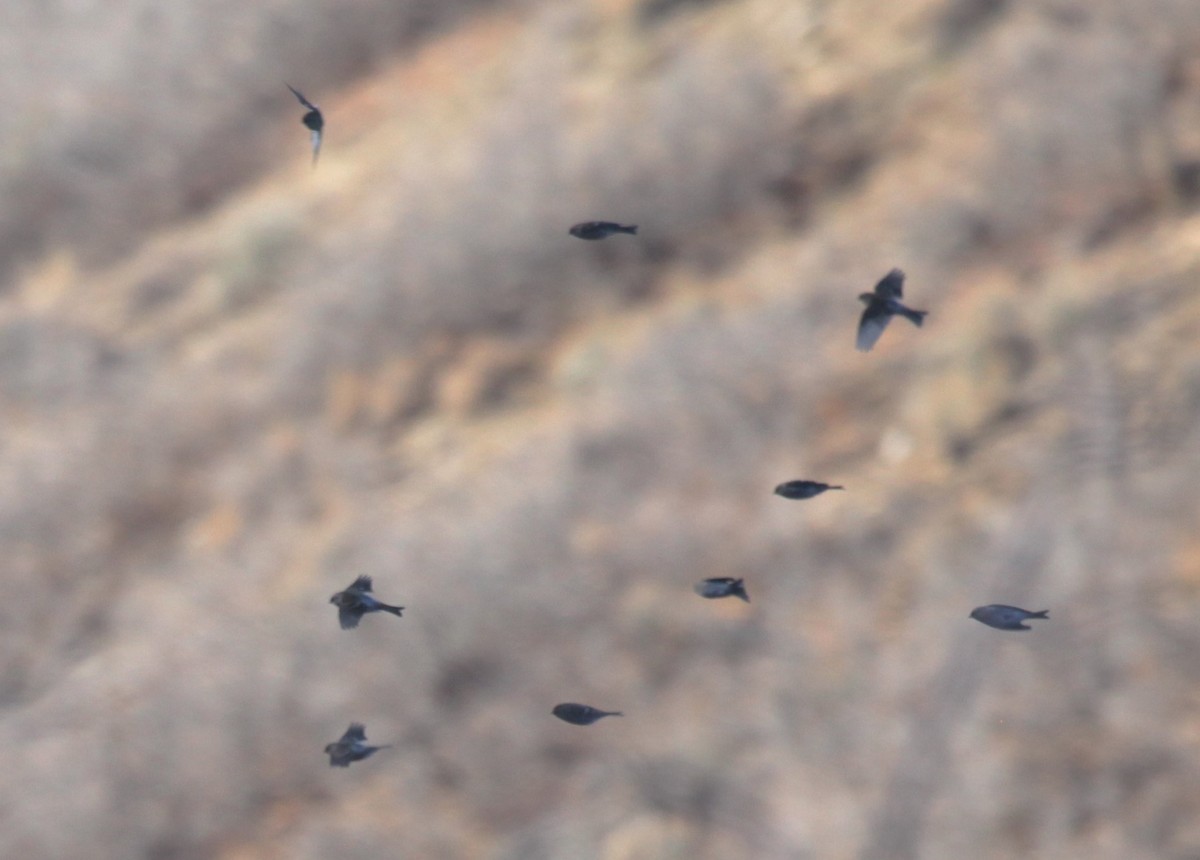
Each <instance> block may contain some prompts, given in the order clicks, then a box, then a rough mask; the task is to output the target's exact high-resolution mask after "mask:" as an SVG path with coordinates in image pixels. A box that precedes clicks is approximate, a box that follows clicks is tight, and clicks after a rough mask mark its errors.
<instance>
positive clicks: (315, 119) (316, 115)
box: [284, 83, 325, 167]
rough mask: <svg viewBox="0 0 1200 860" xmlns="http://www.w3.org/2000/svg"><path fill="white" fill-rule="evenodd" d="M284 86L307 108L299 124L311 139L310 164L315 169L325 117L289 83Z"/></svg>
mask: <svg viewBox="0 0 1200 860" xmlns="http://www.w3.org/2000/svg"><path fill="white" fill-rule="evenodd" d="M284 86H286V87H287V88H288V89H289V90H291V91H292V95H294V96H295V97H296V98H297V99H299V100H300V104H302V105H304V106H305V107H306V108H308V112H307V113H305V114H304V116H302V117H301V118H300V122H302V123H303V124H304V127H305V128H307V129H308V130H309V135H310V137H312V152H313V160H312V163H313V167H316V166H317V156H318V155H320V154H321V132H322V131H324V129H325V117H324V116H323V115H322V114H321V109H320V108H319V107H317V106H316V105H315V104H313V103H312V102H310V101H309V100H308V99H306V98H305V97H304V96H303V95H301V93H300V91H299V90H298V89H296V88H295V87H293V86H292V85H291V84H289V83H285V84H284Z"/></svg>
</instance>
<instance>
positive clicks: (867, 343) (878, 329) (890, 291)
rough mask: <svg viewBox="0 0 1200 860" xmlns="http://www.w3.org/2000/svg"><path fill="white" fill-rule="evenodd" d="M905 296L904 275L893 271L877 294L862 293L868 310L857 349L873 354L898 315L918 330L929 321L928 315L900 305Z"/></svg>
mask: <svg viewBox="0 0 1200 860" xmlns="http://www.w3.org/2000/svg"><path fill="white" fill-rule="evenodd" d="M903 295H904V272H902V271H900V270H899V269H892V270H891V271H890V272H888V273H887V274H886V275H884V276H883V278H882V279H881V280H880V281H879V283H878V284H876V285H875V292H873V293H862V294H860V295H859V297H858V300H859V301H860V302H862V303H863V304H864V305H866V306H867V307H866V308H865V309H864V310H863V312H862V319H860V320H859V321H858V341H857V342H856V343H855V346H856V347H857V348H858V350H859V351H860V352H869V351H870V349H871V347H873V346H874V345H875V341H877V340H879V336H880V335H882V334H883V330H884V329H885V328H887V325H888V323H890V322H891V321H892V317H894V316H895V315H896V314H899V315H900V316H902V317H904V318H905V319H906V320H908V321H909V322H911V323H912V324H913V325H915V326H918V327H919V326H920V325H921V323H922V322H924V321H925V315H926V314H927V313H928V311H914V310H913V309H912V308H907V307H905V306H904V305H903V304H901V303H900V298H901V297H902V296H903Z"/></svg>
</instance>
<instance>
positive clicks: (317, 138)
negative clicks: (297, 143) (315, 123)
mask: <svg viewBox="0 0 1200 860" xmlns="http://www.w3.org/2000/svg"><path fill="white" fill-rule="evenodd" d="M312 151H313V166H314V167H315V166H316V164H317V156H318V155H320V154H321V132H320V131H319V130H317V129H313V131H312Z"/></svg>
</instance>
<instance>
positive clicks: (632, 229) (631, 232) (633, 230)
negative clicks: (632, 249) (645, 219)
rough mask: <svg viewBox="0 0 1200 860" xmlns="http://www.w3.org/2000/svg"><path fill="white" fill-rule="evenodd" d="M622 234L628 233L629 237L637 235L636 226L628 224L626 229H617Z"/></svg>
mask: <svg viewBox="0 0 1200 860" xmlns="http://www.w3.org/2000/svg"><path fill="white" fill-rule="evenodd" d="M617 229H618V230H620V231H621V232H622V233H628V234H629V235H630V236H636V235H637V224H630V225H629V226H628V227H618V228H617Z"/></svg>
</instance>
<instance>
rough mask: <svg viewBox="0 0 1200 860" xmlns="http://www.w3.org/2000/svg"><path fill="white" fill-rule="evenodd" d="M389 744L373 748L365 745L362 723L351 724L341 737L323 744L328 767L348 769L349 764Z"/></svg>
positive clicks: (364, 731) (365, 738) (365, 732)
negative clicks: (327, 757) (327, 756)
mask: <svg viewBox="0 0 1200 860" xmlns="http://www.w3.org/2000/svg"><path fill="white" fill-rule="evenodd" d="M390 746H391V744H383V745H381V746H377V747H373V746H370V745H368V744H367V730H366V728H365V727H364V726H363V724H362V723H351V724H350V728H348V729H346V733H345V734H344V735H342V737H341V738H340V739H339V740H337V741H334V742H333V743H331V744H325V752H327V753H328V754H329V766H330V767H350V762H354V761H362V760H363V759H365V758H367V757H368V756H370V755H371V754H372V753H374V752H376V751H377V750H385V749H387V748H388V747H390Z"/></svg>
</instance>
